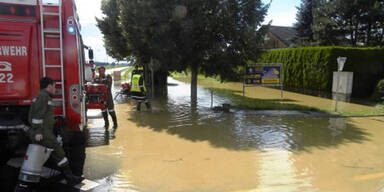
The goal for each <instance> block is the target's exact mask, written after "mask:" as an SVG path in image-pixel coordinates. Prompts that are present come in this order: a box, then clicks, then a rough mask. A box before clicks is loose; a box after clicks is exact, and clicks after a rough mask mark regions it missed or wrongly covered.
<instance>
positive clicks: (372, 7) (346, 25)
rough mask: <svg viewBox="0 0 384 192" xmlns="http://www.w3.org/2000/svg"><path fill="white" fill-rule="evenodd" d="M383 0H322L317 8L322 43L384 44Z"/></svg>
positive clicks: (317, 37) (316, 30) (317, 34)
mask: <svg viewBox="0 0 384 192" xmlns="http://www.w3.org/2000/svg"><path fill="white" fill-rule="evenodd" d="M383 14H384V2H383V1H382V0H332V1H329V0H321V1H320V6H317V7H316V9H315V11H314V23H313V28H312V29H313V31H314V37H315V40H317V42H318V43H319V44H322V45H351V46H358V45H359V46H372V45H383V44H384V42H383V38H382V37H383Z"/></svg>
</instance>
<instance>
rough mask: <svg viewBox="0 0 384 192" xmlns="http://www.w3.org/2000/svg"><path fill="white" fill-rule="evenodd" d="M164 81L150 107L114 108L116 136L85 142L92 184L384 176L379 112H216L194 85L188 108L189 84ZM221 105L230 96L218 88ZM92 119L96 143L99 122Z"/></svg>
mask: <svg viewBox="0 0 384 192" xmlns="http://www.w3.org/2000/svg"><path fill="white" fill-rule="evenodd" d="M170 83H172V85H173V86H169V87H168V89H169V90H168V93H169V97H168V98H165V99H158V100H156V101H154V102H153V110H152V111H147V110H143V111H140V112H138V111H135V110H134V109H132V108H134V106H135V104H134V102H132V101H131V100H128V101H129V102H132V103H122V104H119V105H117V106H116V108H117V111H118V119H119V125H120V127H119V129H118V130H117V132H116V139H114V140H109V143H106V142H104V144H106V145H104V144H103V145H100V146H98V147H92V148H88V149H87V163H86V170H85V171H84V172H85V175H86V176H87V177H88V178H90V179H95V180H96V181H98V182H99V183H101V186H100V188H98V189H95V190H94V191H140V192H146V191H148V192H150V191H164V192H169V191H186V192H189V191H210V192H219V191H220V192H222V191H228V192H229V191H244V192H245V191H263V192H276V191H279V192H280V191H284V192H297V191H308V192H322V191H338V192H366V191H372V190H371V189H374V188H378V187H379V186H380V184H381V183H380V182H381V181H383V183H384V180H383V179H382V178H384V177H383V176H382V175H383V174H382V172H384V166H383V165H384V160H381V159H380V158H377V157H378V156H380V155H384V152H381V151H383V150H380V149H382V147H384V142H382V138H381V136H382V135H384V130H381V129H380V128H379V127H380V125H382V123H383V122H381V121H382V119H381V118H378V119H377V120H375V119H373V120H364V119H357V120H356V119H349V118H348V119H347V118H333V117H327V118H320V117H310V118H303V117H301V116H289V115H288V116H285V115H286V114H283V113H282V114H281V115H279V116H270V115H260V114H259V113H255V112H253V111H246V110H234V109H232V110H231V112H230V113H222V112H219V113H215V112H214V111H212V110H211V109H210V106H211V101H210V92H209V91H208V90H205V89H201V88H199V90H198V106H197V110H191V107H190V104H189V102H190V99H189V86H188V85H186V84H184V83H181V82H177V81H173V80H170ZM222 103H231V101H230V100H228V99H226V98H221V97H218V96H215V98H214V105H215V106H217V105H221V104H222ZM90 122H91V123H94V125H95V126H96V129H95V130H94V131H92V132H91V134H90V135H94V137H93V138H95V139H94V140H95V141H96V140H97V141H100V143H103V141H102V139H101V138H102V137H103V133H102V130H99V129H98V128H97V125H102V123H103V122H102V120H93V119H92V120H91V121H90ZM372 127H373V128H372ZM92 129H93V128H92ZM376 133H377V134H376ZM104 137H105V138H107V137H108V136H106V135H104ZM91 138H92V137H91ZM96 143H97V142H96ZM95 145H97V144H95ZM367 168H369V169H367ZM372 178H374V179H376V180H373V179H372Z"/></svg>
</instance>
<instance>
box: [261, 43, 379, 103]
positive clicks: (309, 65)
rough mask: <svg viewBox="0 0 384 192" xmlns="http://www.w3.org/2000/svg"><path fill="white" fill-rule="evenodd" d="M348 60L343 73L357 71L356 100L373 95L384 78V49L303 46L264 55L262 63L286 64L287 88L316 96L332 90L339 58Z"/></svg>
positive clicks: (276, 50)
mask: <svg viewBox="0 0 384 192" xmlns="http://www.w3.org/2000/svg"><path fill="white" fill-rule="evenodd" d="M339 56H343V57H347V62H346V63H345V67H344V71H351V72H354V77H353V78H354V79H353V90H352V96H353V97H360V98H361V97H368V96H371V95H372V93H373V91H374V89H375V86H376V83H377V82H378V81H379V80H380V79H382V78H383V77H384V49H381V48H351V47H303V48H288V49H275V50H270V51H268V52H266V53H264V54H263V55H262V56H261V58H260V59H259V60H258V61H257V62H259V63H283V64H284V72H283V74H284V86H285V87H288V88H291V89H298V90H303V91H304V90H305V91H310V92H315V93H320V94H321V93H326V94H327V93H328V94H330V93H331V91H332V78H333V71H336V70H337V57H339Z"/></svg>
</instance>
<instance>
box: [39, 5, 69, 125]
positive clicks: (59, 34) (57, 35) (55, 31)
mask: <svg viewBox="0 0 384 192" xmlns="http://www.w3.org/2000/svg"><path fill="white" fill-rule="evenodd" d="M43 1H44V0H39V4H40V27H41V47H42V62H43V75H44V77H45V76H46V75H47V69H50V70H60V80H59V81H56V84H59V85H60V86H61V90H60V94H59V95H60V98H54V99H53V101H54V102H53V103H54V104H55V105H56V106H57V103H60V105H61V107H62V116H63V117H65V111H66V110H65V87H64V61H63V60H64V59H63V23H62V0H58V3H56V4H52V3H44V2H43ZM46 8H51V9H52V10H57V11H46ZM55 8H56V9H55ZM51 9H50V10H51ZM47 16H50V17H57V20H58V23H59V27H58V28H46V27H45V26H44V17H47ZM49 38H54V39H59V40H60V47H46V46H45V45H46V44H45V43H46V40H47V39H49ZM48 52H59V53H60V63H59V64H53V63H46V55H47V54H48Z"/></svg>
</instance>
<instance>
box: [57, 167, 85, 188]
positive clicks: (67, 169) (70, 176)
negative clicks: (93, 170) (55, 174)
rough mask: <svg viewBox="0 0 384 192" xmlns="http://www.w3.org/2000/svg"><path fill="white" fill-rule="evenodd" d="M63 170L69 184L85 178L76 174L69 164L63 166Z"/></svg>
mask: <svg viewBox="0 0 384 192" xmlns="http://www.w3.org/2000/svg"><path fill="white" fill-rule="evenodd" d="M62 171H63V175H64V178H65V180H67V183H68V185H76V184H79V183H81V182H82V181H83V180H84V178H83V177H79V176H76V175H74V174H73V173H72V170H71V168H70V167H69V165H66V166H64V167H63V168H62Z"/></svg>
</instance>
